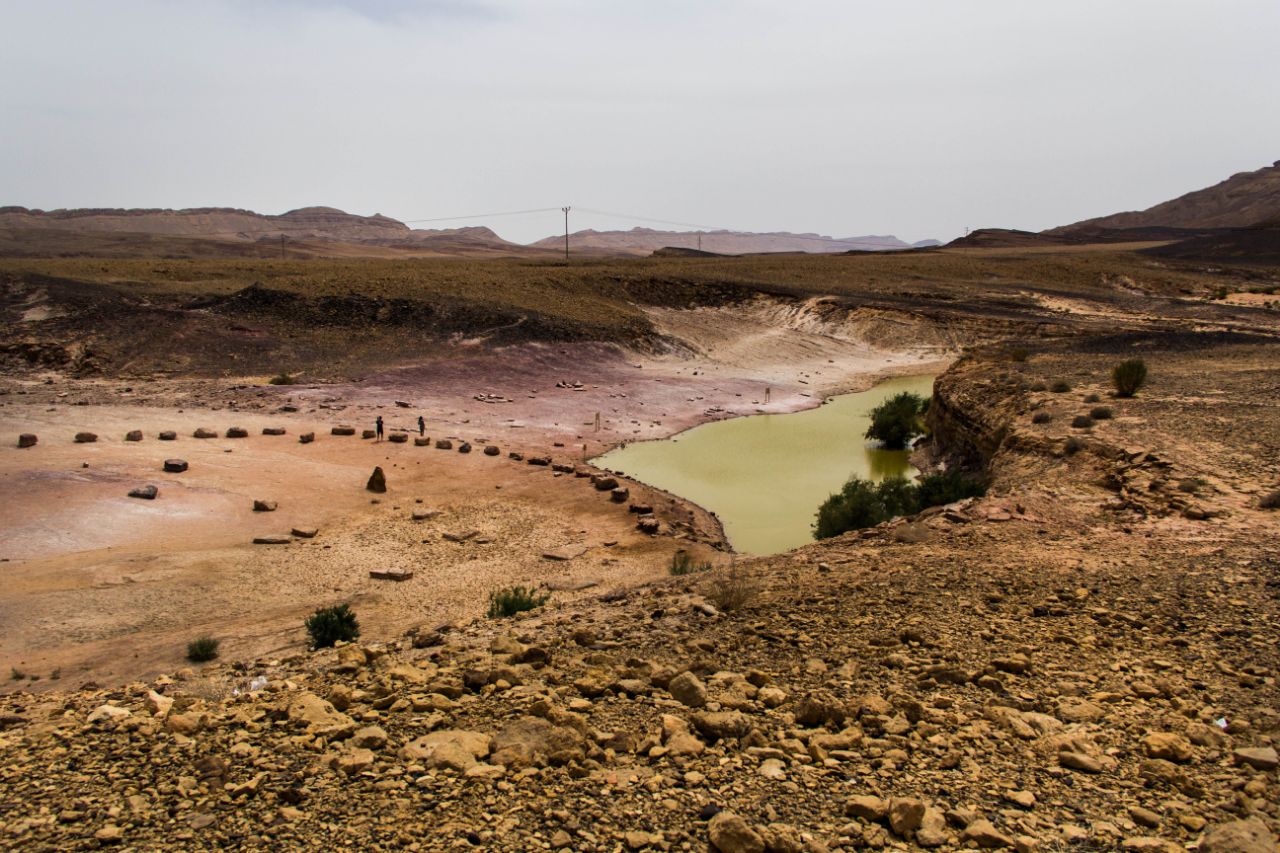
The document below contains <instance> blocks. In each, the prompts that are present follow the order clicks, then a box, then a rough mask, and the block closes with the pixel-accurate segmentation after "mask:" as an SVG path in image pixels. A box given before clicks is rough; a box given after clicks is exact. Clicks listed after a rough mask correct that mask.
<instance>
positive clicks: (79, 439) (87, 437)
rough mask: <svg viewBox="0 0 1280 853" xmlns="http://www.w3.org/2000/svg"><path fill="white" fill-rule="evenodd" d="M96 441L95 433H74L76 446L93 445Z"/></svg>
mask: <svg viewBox="0 0 1280 853" xmlns="http://www.w3.org/2000/svg"><path fill="white" fill-rule="evenodd" d="M97 440H98V435H97V433H92V432H78V433H76V444H93V443H94V442H95V441H97Z"/></svg>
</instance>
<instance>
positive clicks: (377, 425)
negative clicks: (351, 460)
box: [373, 415, 382, 441]
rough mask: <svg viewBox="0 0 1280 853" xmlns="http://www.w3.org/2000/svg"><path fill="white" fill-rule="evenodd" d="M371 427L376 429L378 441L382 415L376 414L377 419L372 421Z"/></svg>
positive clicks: (380, 438)
mask: <svg viewBox="0 0 1280 853" xmlns="http://www.w3.org/2000/svg"><path fill="white" fill-rule="evenodd" d="M373 428H374V429H376V430H377V431H378V441H382V415H378V419H377V420H376V421H374V422H373Z"/></svg>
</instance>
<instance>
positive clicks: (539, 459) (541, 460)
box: [529, 456, 551, 467]
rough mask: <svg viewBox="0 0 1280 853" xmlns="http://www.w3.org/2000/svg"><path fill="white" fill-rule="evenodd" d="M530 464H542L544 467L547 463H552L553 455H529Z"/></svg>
mask: <svg viewBox="0 0 1280 853" xmlns="http://www.w3.org/2000/svg"><path fill="white" fill-rule="evenodd" d="M529 464H530V465H541V466H544V467H545V466H547V465H550V464H551V457H550V456H530V457H529Z"/></svg>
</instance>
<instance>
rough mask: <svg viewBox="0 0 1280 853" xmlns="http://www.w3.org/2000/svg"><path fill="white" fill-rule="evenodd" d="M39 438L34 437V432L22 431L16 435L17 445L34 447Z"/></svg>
mask: <svg viewBox="0 0 1280 853" xmlns="http://www.w3.org/2000/svg"><path fill="white" fill-rule="evenodd" d="M39 440H40V439H39V438H37V437H36V435H35V433H30V432H24V433H23V434H22V435H20V436H18V446H19V447H35V446H36V442H37V441H39Z"/></svg>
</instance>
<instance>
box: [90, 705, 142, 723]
mask: <svg viewBox="0 0 1280 853" xmlns="http://www.w3.org/2000/svg"><path fill="white" fill-rule="evenodd" d="M129 716H132V714H131V713H130V711H129V709H128V708H120V707H117V706H115V705H99V706H98V707H97V708H95V709H94V710H93V712H92V713H91V714H89V716H88V718H87V721H88V722H90V723H102V722H115V721H116V720H123V719H124V718H125V717H129Z"/></svg>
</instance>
